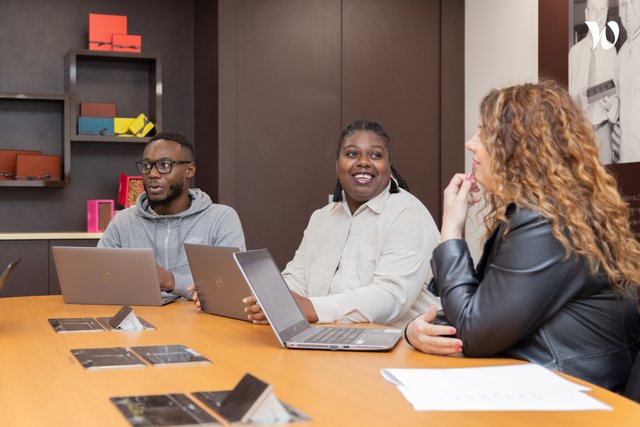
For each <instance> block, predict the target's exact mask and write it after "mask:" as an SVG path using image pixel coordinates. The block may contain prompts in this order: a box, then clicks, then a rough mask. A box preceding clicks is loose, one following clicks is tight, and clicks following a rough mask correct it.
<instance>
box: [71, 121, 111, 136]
mask: <svg viewBox="0 0 640 427" xmlns="http://www.w3.org/2000/svg"><path fill="white" fill-rule="evenodd" d="M113 124H114V120H113V118H104V117H78V135H103V136H113V135H114V132H113V130H114V129H113Z"/></svg>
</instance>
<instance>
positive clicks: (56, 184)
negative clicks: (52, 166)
mask: <svg viewBox="0 0 640 427" xmlns="http://www.w3.org/2000/svg"><path fill="white" fill-rule="evenodd" d="M65 185H67V183H66V182H64V181H53V180H52V181H45V180H37V179H34V180H15V179H7V180H0V187H22V188H24V187H41V188H42V187H53V188H61V187H64V186H65Z"/></svg>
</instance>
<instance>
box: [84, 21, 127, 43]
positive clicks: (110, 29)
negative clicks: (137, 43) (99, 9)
mask: <svg viewBox="0 0 640 427" xmlns="http://www.w3.org/2000/svg"><path fill="white" fill-rule="evenodd" d="M113 34H127V17H126V16H122V15H105V14H101V13H90V14H89V49H91V50H113V47H112V40H111V39H112V37H113Z"/></svg>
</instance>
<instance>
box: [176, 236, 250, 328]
mask: <svg viewBox="0 0 640 427" xmlns="http://www.w3.org/2000/svg"><path fill="white" fill-rule="evenodd" d="M184 249H185V251H186V252H187V259H188V260H189V268H190V269H191V276H192V277H193V283H194V284H195V285H196V291H197V292H198V299H199V300H200V303H201V304H202V311H203V312H205V313H209V314H216V315H218V316H225V317H231V318H233V319H239V320H248V319H247V314H246V313H245V312H244V304H243V303H242V299H243V298H244V297H247V296H249V295H251V289H249V287H248V286H247V282H245V280H244V278H243V277H242V273H241V272H240V269H239V268H238V265H237V264H236V262H235V260H234V259H233V254H234V253H235V252H239V251H240V249H239V248H231V247H226V246H208V245H196V244H193V243H185V244H184Z"/></svg>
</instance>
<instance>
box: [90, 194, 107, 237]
mask: <svg viewBox="0 0 640 427" xmlns="http://www.w3.org/2000/svg"><path fill="white" fill-rule="evenodd" d="M112 219H113V200H87V232H88V233H99V232H101V231H104V230H106V229H107V225H109V222H111V220H112Z"/></svg>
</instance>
